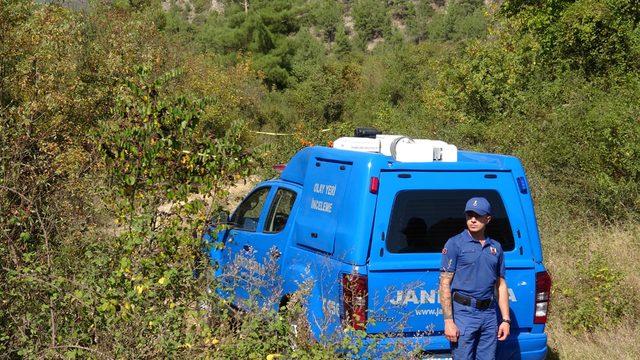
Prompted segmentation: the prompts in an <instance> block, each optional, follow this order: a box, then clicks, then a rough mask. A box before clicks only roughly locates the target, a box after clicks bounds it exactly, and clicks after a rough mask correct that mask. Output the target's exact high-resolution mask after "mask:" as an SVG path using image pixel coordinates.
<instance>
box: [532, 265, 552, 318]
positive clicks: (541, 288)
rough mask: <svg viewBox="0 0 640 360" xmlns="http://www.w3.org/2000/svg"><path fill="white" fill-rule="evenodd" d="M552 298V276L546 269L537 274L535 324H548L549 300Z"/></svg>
mask: <svg viewBox="0 0 640 360" xmlns="http://www.w3.org/2000/svg"><path fill="white" fill-rule="evenodd" d="M550 298H551V276H549V273H548V272H546V271H543V272H539V273H537V274H536V304H535V314H534V317H533V323H534V324H546V323H547V312H548V311H549V300H550Z"/></svg>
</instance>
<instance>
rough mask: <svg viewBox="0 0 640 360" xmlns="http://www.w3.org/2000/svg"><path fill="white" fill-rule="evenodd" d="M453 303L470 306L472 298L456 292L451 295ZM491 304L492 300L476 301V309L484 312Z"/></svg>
mask: <svg viewBox="0 0 640 360" xmlns="http://www.w3.org/2000/svg"><path fill="white" fill-rule="evenodd" d="M453 301H455V302H457V303H458V304H462V305H466V306H471V303H472V298H471V297H469V296H464V295H462V294H460V293H457V292H456V293H453ZM492 302H493V299H484V300H476V309H478V310H486V309H488V308H489V306H491V303H492Z"/></svg>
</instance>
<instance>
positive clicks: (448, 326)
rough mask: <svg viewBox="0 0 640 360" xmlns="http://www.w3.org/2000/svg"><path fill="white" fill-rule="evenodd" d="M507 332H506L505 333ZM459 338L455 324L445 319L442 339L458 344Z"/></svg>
mask: <svg viewBox="0 0 640 360" xmlns="http://www.w3.org/2000/svg"><path fill="white" fill-rule="evenodd" d="M508 332H509V330H507V333H508ZM459 336H460V330H458V327H457V326H456V323H454V322H453V320H452V319H447V320H445V321H444V337H446V338H447V340H449V341H451V342H458V337H459Z"/></svg>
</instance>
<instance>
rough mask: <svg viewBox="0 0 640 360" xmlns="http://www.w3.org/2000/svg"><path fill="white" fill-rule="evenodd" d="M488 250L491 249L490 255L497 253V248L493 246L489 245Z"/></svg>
mask: <svg viewBox="0 0 640 360" xmlns="http://www.w3.org/2000/svg"><path fill="white" fill-rule="evenodd" d="M489 250H491V255H496V254H497V253H498V249H496V248H495V247H493V246H492V247H490V248H489Z"/></svg>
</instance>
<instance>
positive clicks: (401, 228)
mask: <svg viewBox="0 0 640 360" xmlns="http://www.w3.org/2000/svg"><path fill="white" fill-rule="evenodd" d="M474 196H483V197H485V198H487V200H489V202H490V203H491V207H492V209H493V217H492V220H491V222H490V223H489V225H487V230H486V234H487V236H489V237H490V238H492V239H494V240H497V241H498V242H500V244H501V245H502V248H503V250H504V251H511V250H513V249H514V248H515V243H514V238H513V231H512V230H511V224H510V223H509V219H508V217H507V212H506V210H505V207H504V203H503V202H502V198H501V197H500V194H498V192H497V191H495V190H407V191H401V192H399V193H398V194H397V195H396V199H395V202H394V204H393V210H392V211H391V217H390V221H389V229H388V236H387V241H386V243H387V249H388V251H389V252H392V253H435V252H441V251H442V248H443V247H444V244H445V243H446V242H447V240H448V239H449V238H450V237H452V236H454V235H457V234H459V233H460V232H462V231H463V230H464V229H466V221H465V216H464V206H465V204H466V202H467V200H469V198H471V197H474Z"/></svg>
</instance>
